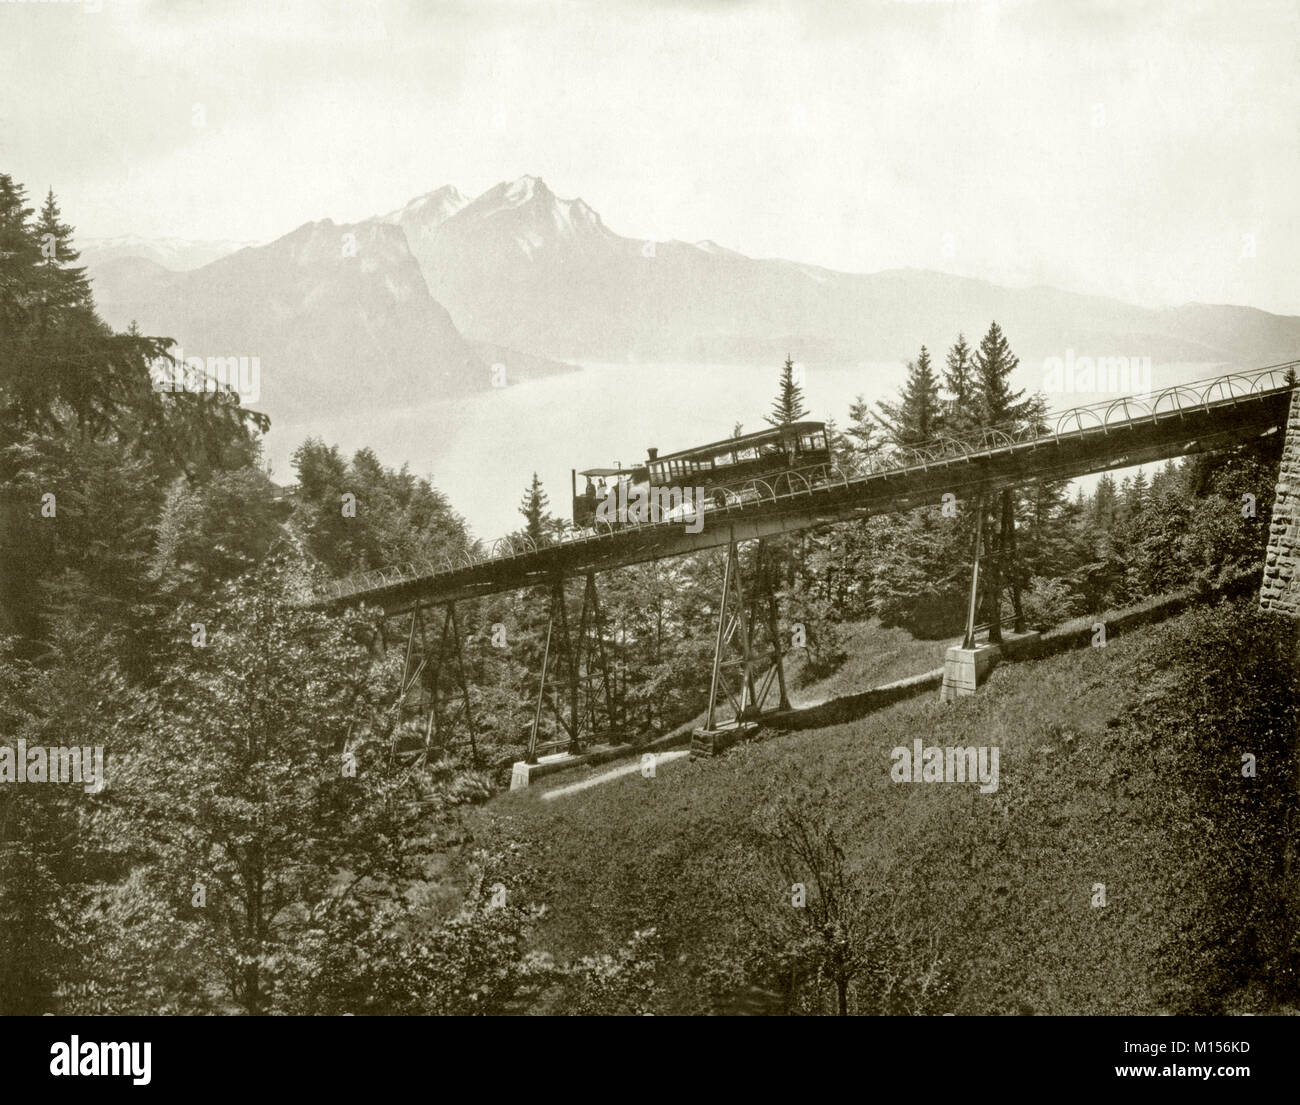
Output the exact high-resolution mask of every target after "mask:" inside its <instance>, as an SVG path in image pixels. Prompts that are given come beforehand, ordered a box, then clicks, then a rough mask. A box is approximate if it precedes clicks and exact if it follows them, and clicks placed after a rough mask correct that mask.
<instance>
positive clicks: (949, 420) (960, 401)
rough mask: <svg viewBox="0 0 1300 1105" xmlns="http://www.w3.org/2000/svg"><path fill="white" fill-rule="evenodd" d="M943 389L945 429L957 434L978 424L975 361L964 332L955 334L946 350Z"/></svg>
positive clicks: (957, 435) (955, 435) (958, 435)
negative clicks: (951, 345) (945, 395)
mask: <svg viewBox="0 0 1300 1105" xmlns="http://www.w3.org/2000/svg"><path fill="white" fill-rule="evenodd" d="M943 390H944V391H945V392H947V398H946V399H945V400H944V403H943V423H944V430H945V431H946V432H947V433H948V434H949V435H951V436H953V437H960V436H961V435H962V434H963V433H966V432H967V431H969V430H971V429H973V428H974V427H975V426H977V425H978V424H979V410H978V404H979V400H978V397H977V389H976V379H975V362H974V360H973V358H972V356H971V349H970V346H969V345H968V344H967V343H966V335H965V334H958V335H957V341H956V342H955V343H954V344H953V347H952V348H951V349H950V350H948V356H947V359H946V361H945V368H944V374H943Z"/></svg>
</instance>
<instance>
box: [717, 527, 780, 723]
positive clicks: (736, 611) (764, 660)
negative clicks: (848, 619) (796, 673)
mask: <svg viewBox="0 0 1300 1105" xmlns="http://www.w3.org/2000/svg"><path fill="white" fill-rule="evenodd" d="M765 554H766V549H765V547H764V543H763V542H762V541H759V543H758V549H757V551H756V553H755V557H754V577H755V578H754V581H753V586H751V587H750V588H749V590H748V593H747V592H746V586H745V579H744V576H743V574H742V572H741V564H740V547H739V543H738V542H736V541H732V542H731V543H730V544H729V545H728V546H727V555H726V560H725V562H724V564H723V569H722V599H721V602H720V603H719V605H718V632H717V637H716V638H715V641H714V647H713V674H712V677H711V679H710V681H709V710H708V718H707V720H706V721H705V723H704V728H705V730H706V731H708V732H712V731H713V730H715V729H716V728H717V727H718V724H719V721H718V710H719V707H720V706H726V707H728V708H729V709H730V710H731V713H732V718H731V720H732V721H733V722H735V723H736V724H739V723H740V722H743V721H748V720H750V719H752V718H754V717H756V716H758V715H759V714H761V713H762V712H763V707H764V706H765V705H766V703H767V701H768V698H769V697H770V694H771V690H772V686H773V682H775V684H776V686H777V688H778V695H779V697H778V708H779V709H781V710H788V709H790V699H789V696H788V694H787V692H786V685H785V667H784V664H783V660H784V656H785V649H784V648H783V647H782V638H781V635H780V628H779V623H778V619H777V604H776V593H775V591H774V589H773V587H772V578H771V570H770V568H771V566H770V564H769V563H768V562H767V558H766V555H765ZM764 636H766V638H767V639H766V641H762V640H761V638H762V637H764ZM729 654H730V655H729ZM737 654H738V655H737Z"/></svg>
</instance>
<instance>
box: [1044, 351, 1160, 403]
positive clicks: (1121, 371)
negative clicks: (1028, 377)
mask: <svg viewBox="0 0 1300 1105" xmlns="http://www.w3.org/2000/svg"><path fill="white" fill-rule="evenodd" d="M1043 390H1044V391H1055V392H1064V393H1067V394H1068V393H1072V392H1074V393H1086V394H1089V395H1094V394H1098V393H1101V392H1107V393H1110V394H1113V395H1136V394H1138V393H1139V392H1144V391H1150V390H1151V358H1150V357H1076V356H1075V354H1074V350H1073V349H1067V350H1066V351H1065V356H1064V358H1062V357H1046V358H1044V360H1043Z"/></svg>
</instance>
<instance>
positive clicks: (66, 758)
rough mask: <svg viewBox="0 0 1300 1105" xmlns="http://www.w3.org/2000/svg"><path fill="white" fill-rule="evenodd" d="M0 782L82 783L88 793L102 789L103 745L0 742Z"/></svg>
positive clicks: (19, 740)
mask: <svg viewBox="0 0 1300 1105" xmlns="http://www.w3.org/2000/svg"><path fill="white" fill-rule="evenodd" d="M0 783H81V784H82V785H83V786H84V787H85V788H86V792H87V793H88V794H98V793H99V792H100V791H101V790H103V789H104V783H105V778H104V746H103V745H102V744H96V745H94V746H91V745H73V746H72V747H70V748H63V747H59V748H53V747H50V746H48V745H42V744H34V745H30V746H29V745H28V744H27V741H26V740H24V739H23V738H21V737H20V738H19V739H18V745H17V747H16V748H15V747H13V746H11V745H7V744H6V745H0Z"/></svg>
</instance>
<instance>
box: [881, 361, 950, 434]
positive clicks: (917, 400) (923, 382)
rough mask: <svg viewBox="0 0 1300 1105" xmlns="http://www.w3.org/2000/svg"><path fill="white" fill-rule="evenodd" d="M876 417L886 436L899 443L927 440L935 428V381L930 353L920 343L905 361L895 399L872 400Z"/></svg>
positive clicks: (936, 395) (937, 422) (937, 399)
mask: <svg viewBox="0 0 1300 1105" xmlns="http://www.w3.org/2000/svg"><path fill="white" fill-rule="evenodd" d="M876 407H877V409H878V411H879V414H877V415H876V420H877V421H878V422H880V424H881V425H882V426H884V427H885V429H886V431H888V433H889V438H890V440H891V441H892V442H893V443H894V444H895V445H899V446H908V445H919V444H921V443H922V442H925V441H929V440H930V439H931V438H933V437H934V436H935V435H936V434H937V433H938V430H939V422H940V415H941V411H940V406H939V381H938V380H937V379H936V378H935V375H934V368H933V366H932V365H931V364H930V353H929V351H928V350H927V349H926V348H925V346H921V353H920V355H919V356H918V357H917V358H916V360H915V361H908V362H907V382H906V383H905V384H904V385H903V391H902V395H901V396H900V398H899V402H897V403H887V402H884V401H881V402H879V403H877V404H876Z"/></svg>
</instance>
